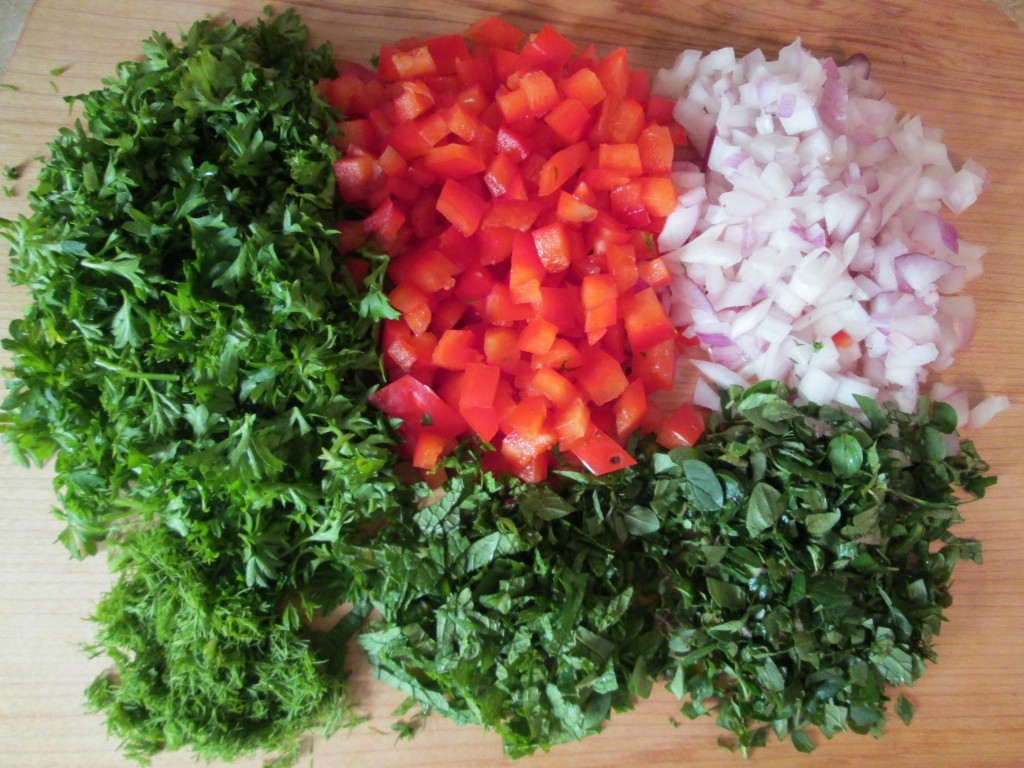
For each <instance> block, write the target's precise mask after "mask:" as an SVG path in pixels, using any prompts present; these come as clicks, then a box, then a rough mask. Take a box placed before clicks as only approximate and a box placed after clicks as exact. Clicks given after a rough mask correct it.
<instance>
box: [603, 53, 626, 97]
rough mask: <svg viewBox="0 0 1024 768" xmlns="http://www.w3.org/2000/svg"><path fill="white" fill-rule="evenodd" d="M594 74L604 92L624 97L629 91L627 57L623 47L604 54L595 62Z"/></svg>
mask: <svg viewBox="0 0 1024 768" xmlns="http://www.w3.org/2000/svg"><path fill="white" fill-rule="evenodd" d="M595 74H596V75H597V79H598V80H600V81H601V85H603V86H604V89H605V92H606V93H608V94H609V95H610V96H612V97H614V98H619V99H621V98H625V97H626V95H627V94H628V93H629V82H630V72H629V57H628V55H627V53H626V49H625V48H619V49H617V50H615V51H612V52H611V53H609V54H608V55H607V56H605V57H604V58H603V59H601V61H599V62H598V64H597V69H596V72H595Z"/></svg>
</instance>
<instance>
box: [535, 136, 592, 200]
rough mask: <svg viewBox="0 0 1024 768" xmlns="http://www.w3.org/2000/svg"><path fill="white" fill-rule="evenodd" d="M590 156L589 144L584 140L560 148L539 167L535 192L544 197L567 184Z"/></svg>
mask: <svg viewBox="0 0 1024 768" xmlns="http://www.w3.org/2000/svg"><path fill="white" fill-rule="evenodd" d="M589 157H590V146H589V145H588V144H587V142H585V141H581V142H578V143H576V144H573V145H572V146H569V147H566V148H565V149H561V150H559V151H558V152H556V153H555V154H553V155H552V156H551V157H550V158H549V159H548V160H547V161H546V162H545V163H544V165H543V166H542V167H541V169H540V179H539V183H538V189H537V193H538V194H539V195H540V196H541V197H546V196H547V195H550V194H551V193H552V192H556V191H558V189H559V188H561V187H562V186H563V185H564V184H567V183H568V182H569V181H570V180H571V179H572V178H573V177H574V176H575V175H576V173H577V171H579V170H580V168H582V167H583V166H584V164H585V163H586V162H587V159H588V158H589Z"/></svg>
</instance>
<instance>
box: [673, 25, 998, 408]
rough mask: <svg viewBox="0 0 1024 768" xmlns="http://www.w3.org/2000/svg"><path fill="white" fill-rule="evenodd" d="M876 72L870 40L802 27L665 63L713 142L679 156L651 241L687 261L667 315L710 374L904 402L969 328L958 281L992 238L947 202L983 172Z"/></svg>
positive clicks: (982, 181) (689, 120)
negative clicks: (667, 208)
mask: <svg viewBox="0 0 1024 768" xmlns="http://www.w3.org/2000/svg"><path fill="white" fill-rule="evenodd" d="M870 74H871V65H870V62H869V61H868V59H867V58H866V57H865V56H863V55H861V54H855V55H853V56H851V57H850V58H849V59H847V60H846V62H845V63H844V64H842V65H837V64H836V62H835V61H833V60H832V59H822V60H818V59H815V58H814V57H813V56H811V55H810V53H809V52H807V51H806V50H804V49H803V48H802V47H801V45H800V43H799V41H797V42H795V43H793V44H792V45H789V46H787V47H785V48H783V49H782V50H781V51H780V52H779V56H778V59H777V60H776V61H769V60H768V59H767V58H766V57H765V55H764V54H763V53H762V52H761V51H754V52H752V53H750V54H748V55H747V56H745V57H743V58H740V59H737V57H736V54H735V51H734V50H733V49H731V48H727V49H721V50H719V51H714V52H712V53H709V54H707V55H703V56H702V55H700V54H699V53H695V52H692V51H688V52H684V53H683V54H681V55H680V56H679V57H678V58H677V59H676V62H675V65H674V66H673V67H672V68H671V69H669V70H662V71H660V72H659V73H658V74H657V76H656V77H655V80H654V91H655V93H658V94H659V95H661V96H665V97H668V98H673V99H675V100H676V104H675V108H674V110H673V114H674V116H675V118H676V120H678V121H679V122H680V123H681V124H682V125H683V127H684V128H686V130H687V132H688V134H689V135H690V137H691V140H692V142H693V145H694V147H695V148H696V149H697V152H698V153H703V165H701V163H700V162H697V163H696V164H693V165H689V166H686V167H685V169H684V168H680V169H678V170H676V169H674V171H675V172H674V174H673V180H674V181H675V182H676V183H677V184H678V185H679V187H680V190H679V191H680V204H679V207H678V208H677V209H676V211H674V212H673V213H672V214H671V215H670V216H669V217H668V219H667V220H666V224H665V230H664V231H663V232H662V234H661V237H660V238H659V242H658V244H659V248H660V249H661V251H662V252H663V253H665V254H667V255H668V256H669V260H670V261H676V260H677V261H676V264H677V266H676V267H674V268H673V275H674V279H673V283H672V285H671V286H670V289H669V300H668V301H669V306H670V313H671V316H672V318H673V320H674V322H677V323H678V324H680V325H685V326H688V327H687V330H686V332H687V334H689V335H690V336H691V337H695V338H697V339H699V340H700V341H701V343H702V346H703V347H704V348H705V350H707V351H708V352H709V353H712V357H713V362H711V361H706V360H704V361H694V364H695V365H696V366H697V368H698V370H699V371H700V372H701V374H702V375H703V377H704V378H705V379H706V380H709V381H711V382H714V383H715V384H717V385H720V386H721V385H729V384H740V383H744V382H746V383H749V382H750V381H751V380H752V379H756V378H759V377H766V376H781V377H784V378H786V380H787V381H788V383H790V384H791V385H793V386H795V387H796V388H797V389H798V391H799V392H800V394H801V396H802V397H804V398H806V399H808V400H817V401H819V402H821V401H825V402H829V401H834V402H839V403H842V404H843V405H847V406H853V405H854V404H855V401H854V399H853V396H854V395H855V394H865V395H869V396H875V397H878V398H879V399H882V400H886V399H892V400H895V401H896V402H897V403H899V404H900V405H901V407H904V408H907V409H908V410H912V409H913V408H914V407H915V405H916V400H917V395H918V392H919V388H920V385H921V383H922V382H923V381H924V380H925V378H926V376H927V373H928V370H930V369H941V368H943V367H946V366H948V365H949V364H950V363H951V362H952V361H953V358H954V355H955V353H956V352H957V350H959V349H961V348H962V347H963V346H964V345H965V344H966V343H967V342H968V341H969V340H970V336H971V334H972V333H973V331H974V306H973V302H968V301H960V300H959V299H960V298H961V297H954V296H951V295H949V294H951V293H954V292H957V291H959V290H961V289H962V288H963V287H964V285H965V284H966V283H967V281H968V280H970V279H971V278H973V277H975V276H977V274H980V272H981V256H982V254H983V253H984V249H983V248H980V247H978V246H975V245H973V244H970V243H965V242H962V241H961V240H960V238H959V236H958V234H957V231H956V229H955V228H954V227H953V226H952V225H951V224H949V223H948V222H947V221H945V220H944V219H943V218H942V217H941V216H940V215H939V212H940V209H941V207H942V206H945V207H946V208H947V209H949V210H950V211H952V212H953V213H959V212H961V211H963V210H964V209H965V208H967V207H968V206H970V205H971V204H972V203H973V202H974V201H975V200H977V198H978V195H980V194H981V192H982V191H983V190H984V189H985V187H986V186H987V185H988V183H989V178H988V174H987V173H986V172H985V170H984V169H983V168H982V167H981V166H980V165H978V164H977V163H975V162H974V161H972V160H968V161H966V162H964V163H963V164H962V166H961V167H960V168H959V169H955V168H954V167H953V166H952V164H951V161H950V158H949V152H948V151H947V149H946V147H945V146H944V145H943V144H942V142H941V134H940V133H939V132H938V131H936V130H934V129H932V128H930V127H927V126H925V125H924V124H923V123H922V121H921V120H920V118H918V117H914V116H902V115H901V114H900V113H899V110H898V109H897V108H896V107H895V106H894V105H893V104H892V103H891V102H889V101H887V100H885V98H884V92H883V90H882V89H881V88H880V87H879V86H878V85H877V84H876V83H874V82H872V81H871V80H870ZM684 273H685V274H684ZM840 332H842V334H843V336H842V341H841V343H840V342H839V341H837V339H840V336H838V335H837V334H840ZM701 392H702V397H704V398H705V399H710V397H709V395H708V393H707V391H705V390H701ZM695 394H696V393H695ZM996 405H998V403H996ZM994 407H995V406H993V405H988V406H986V408H988V409H992V408H994ZM985 415H986V410H985V409H983V410H982V411H980V412H979V415H978V418H976V419H974V418H972V423H977V422H978V421H980V420H981V418H982V417H983V416H985Z"/></svg>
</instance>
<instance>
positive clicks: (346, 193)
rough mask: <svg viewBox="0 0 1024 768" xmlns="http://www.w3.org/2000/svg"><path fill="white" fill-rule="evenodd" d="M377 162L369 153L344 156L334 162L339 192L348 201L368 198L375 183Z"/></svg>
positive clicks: (353, 201) (355, 201) (354, 201)
mask: <svg viewBox="0 0 1024 768" xmlns="http://www.w3.org/2000/svg"><path fill="white" fill-rule="evenodd" d="M375 167H376V163H375V162H374V160H373V158H372V157H370V156H369V155H358V156H356V157H343V158H341V159H340V160H336V161H335V162H334V178H335V181H336V182H337V184H338V192H339V193H340V194H341V198H342V199H343V200H344V201H345V202H347V203H357V202H361V201H363V200H365V199H366V196H367V194H368V193H369V191H370V187H371V185H372V184H373V178H374V171H375Z"/></svg>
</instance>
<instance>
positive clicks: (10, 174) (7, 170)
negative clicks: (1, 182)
mask: <svg viewBox="0 0 1024 768" xmlns="http://www.w3.org/2000/svg"><path fill="white" fill-rule="evenodd" d="M20 177H21V168H20V167H19V166H17V165H5V166H4V178H5V179H8V180H10V181H15V180H17V179H18V178H20Z"/></svg>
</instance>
